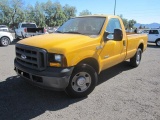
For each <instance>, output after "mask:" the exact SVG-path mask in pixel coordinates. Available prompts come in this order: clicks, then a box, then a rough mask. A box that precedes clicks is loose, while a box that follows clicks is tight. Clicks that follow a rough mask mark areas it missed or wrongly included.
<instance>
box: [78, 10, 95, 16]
mask: <svg viewBox="0 0 160 120" xmlns="http://www.w3.org/2000/svg"><path fill="white" fill-rule="evenodd" d="M91 14H92V13H91V12H90V11H89V10H87V9H86V10H83V11H82V12H80V13H79V16H83V15H91Z"/></svg>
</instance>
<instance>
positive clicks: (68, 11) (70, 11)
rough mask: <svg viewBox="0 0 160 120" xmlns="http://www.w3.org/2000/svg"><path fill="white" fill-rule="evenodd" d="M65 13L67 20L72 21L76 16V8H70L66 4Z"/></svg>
mask: <svg viewBox="0 0 160 120" xmlns="http://www.w3.org/2000/svg"><path fill="white" fill-rule="evenodd" d="M63 12H64V14H65V17H66V20H68V19H70V18H71V17H75V16H76V12H77V10H76V8H75V7H74V6H69V5H68V4H66V5H65V6H64V7H63Z"/></svg>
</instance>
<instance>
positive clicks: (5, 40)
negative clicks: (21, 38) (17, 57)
mask: <svg viewBox="0 0 160 120" xmlns="http://www.w3.org/2000/svg"><path fill="white" fill-rule="evenodd" d="M0 44H1V45H2V46H8V45H9V44H10V39H9V38H8V37H2V38H1V39H0Z"/></svg>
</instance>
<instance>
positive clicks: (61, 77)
mask: <svg viewBox="0 0 160 120" xmlns="http://www.w3.org/2000/svg"><path fill="white" fill-rule="evenodd" d="M14 65H15V71H16V73H17V74H18V75H20V76H21V77H23V78H25V79H26V80H27V81H29V82H31V83H32V84H34V85H36V86H39V87H43V88H47V89H53V90H65V88H66V87H67V86H68V84H69V79H70V76H71V74H72V71H73V68H74V67H69V68H51V67H48V68H46V70H44V71H37V70H33V69H30V68H26V67H24V66H22V65H21V64H19V63H18V62H17V61H16V60H15V61H14Z"/></svg>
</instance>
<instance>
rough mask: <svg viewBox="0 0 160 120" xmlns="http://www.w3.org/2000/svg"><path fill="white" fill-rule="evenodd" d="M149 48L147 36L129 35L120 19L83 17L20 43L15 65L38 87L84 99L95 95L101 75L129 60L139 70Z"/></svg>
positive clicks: (16, 69)
mask: <svg viewBox="0 0 160 120" xmlns="http://www.w3.org/2000/svg"><path fill="white" fill-rule="evenodd" d="M146 47H147V35H146V34H134V35H126V32H125V28H124V25H123V22H122V20H121V18H120V17H118V16H110V15H109V16H105V15H95V16H82V17H76V18H71V19H70V20H68V21H67V22H66V23H64V24H63V25H62V26H61V27H59V28H58V30H57V31H56V33H53V34H48V35H43V36H36V37H31V38H26V39H24V40H22V41H19V42H18V43H17V44H16V58H15V61H14V65H15V71H16V72H17V74H18V75H20V76H21V77H23V78H25V79H26V80H28V81H30V82H31V83H33V84H34V85H37V86H40V87H46V88H52V89H55V90H65V91H66V93H67V94H68V95H69V96H72V97H83V96H87V95H88V94H89V93H91V92H92V91H93V89H94V88H95V86H96V84H97V81H98V74H99V73H100V72H101V71H103V70H105V69H107V68H109V67H112V66H114V65H116V64H118V63H121V62H123V61H125V60H128V59H130V63H131V66H133V67H137V66H139V64H140V61H141V57H142V53H143V52H144V51H145V49H146Z"/></svg>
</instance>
